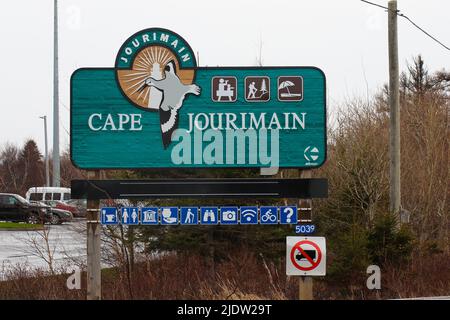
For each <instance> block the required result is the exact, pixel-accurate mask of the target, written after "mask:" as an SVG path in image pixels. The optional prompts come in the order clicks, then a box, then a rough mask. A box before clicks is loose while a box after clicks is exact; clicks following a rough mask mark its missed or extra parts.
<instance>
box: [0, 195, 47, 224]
mask: <svg viewBox="0 0 450 320" xmlns="http://www.w3.org/2000/svg"><path fill="white" fill-rule="evenodd" d="M51 219H52V213H51V212H50V211H48V210H47V208H45V207H43V206H41V205H36V204H32V203H30V202H28V201H27V200H26V199H25V198H22V197H21V196H19V195H18V194H13V193H0V221H12V222H27V223H32V224H36V223H46V222H51Z"/></svg>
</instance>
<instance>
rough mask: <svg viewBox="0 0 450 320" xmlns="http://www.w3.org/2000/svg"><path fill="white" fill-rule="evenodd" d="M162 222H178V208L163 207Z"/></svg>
mask: <svg viewBox="0 0 450 320" xmlns="http://www.w3.org/2000/svg"><path fill="white" fill-rule="evenodd" d="M161 224H178V208H177V207H161Z"/></svg>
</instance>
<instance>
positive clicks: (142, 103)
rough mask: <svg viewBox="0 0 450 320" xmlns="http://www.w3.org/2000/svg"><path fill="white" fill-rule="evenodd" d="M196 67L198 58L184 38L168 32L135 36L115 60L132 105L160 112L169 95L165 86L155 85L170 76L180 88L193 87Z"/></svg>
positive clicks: (119, 79)
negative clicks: (181, 86) (184, 86)
mask: <svg viewBox="0 0 450 320" xmlns="http://www.w3.org/2000/svg"><path fill="white" fill-rule="evenodd" d="M196 66H197V63H196V60H195V55H194V53H193V51H192V49H191V47H190V46H189V44H188V43H187V42H186V41H185V40H184V39H183V38H182V37H181V36H179V35H178V34H176V33H174V32H172V31H170V30H167V29H162V28H150V29H146V30H142V31H139V32H137V33H135V34H134V35H132V36H131V37H130V38H128V39H127V41H125V43H124V44H123V45H122V47H121V48H120V50H119V52H118V54H117V58H116V79H117V82H118V85H119V87H120V89H121V91H122V93H123V95H124V96H125V97H126V98H127V99H128V100H129V101H130V102H131V103H133V104H134V105H135V106H138V107H141V108H145V109H147V110H150V111H158V110H159V109H160V108H161V103H162V101H163V96H164V94H166V95H167V94H170V92H164V88H161V87H164V86H157V85H156V82H157V81H162V80H164V79H166V78H168V77H167V75H168V74H170V76H172V77H171V78H175V79H176V80H178V81H179V83H180V85H191V84H193V82H194V79H195V67H196ZM171 107H173V106H167V107H166V109H167V110H168V109H169V108H171ZM167 110H164V111H167Z"/></svg>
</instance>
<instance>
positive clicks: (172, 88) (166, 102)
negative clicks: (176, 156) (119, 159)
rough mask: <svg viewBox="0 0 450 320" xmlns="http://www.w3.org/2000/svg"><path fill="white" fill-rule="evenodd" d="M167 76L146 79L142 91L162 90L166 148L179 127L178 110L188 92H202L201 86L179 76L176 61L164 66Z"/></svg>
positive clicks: (162, 121)
mask: <svg viewBox="0 0 450 320" xmlns="http://www.w3.org/2000/svg"><path fill="white" fill-rule="evenodd" d="M164 75H165V77H164V78H163V79H161V80H156V79H154V78H152V77H148V78H146V79H145V81H144V84H143V85H142V87H141V88H140V91H142V90H144V89H145V88H146V87H154V88H156V89H158V90H159V91H161V92H162V99H161V103H160V105H159V118H160V123H161V135H162V141H163V145H164V149H166V148H167V146H168V145H169V144H170V142H171V140H172V133H173V131H174V130H175V129H177V128H178V110H179V109H180V108H181V106H182V105H183V101H184V97H185V96H186V94H188V93H192V94H195V95H196V96H198V95H199V94H200V90H201V89H200V87H199V86H197V85H195V84H190V85H185V84H183V83H182V82H181V80H180V78H179V77H178V76H177V72H176V66H175V62H174V61H173V60H171V61H169V62H168V63H167V65H166V67H165V68H164Z"/></svg>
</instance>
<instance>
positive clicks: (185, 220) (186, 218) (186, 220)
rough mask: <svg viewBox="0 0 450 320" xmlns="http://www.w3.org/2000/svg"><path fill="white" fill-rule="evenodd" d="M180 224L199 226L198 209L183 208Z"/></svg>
mask: <svg viewBox="0 0 450 320" xmlns="http://www.w3.org/2000/svg"><path fill="white" fill-rule="evenodd" d="M180 223H181V224H187V225H191V224H198V208H197V207H182V208H181V216H180Z"/></svg>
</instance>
